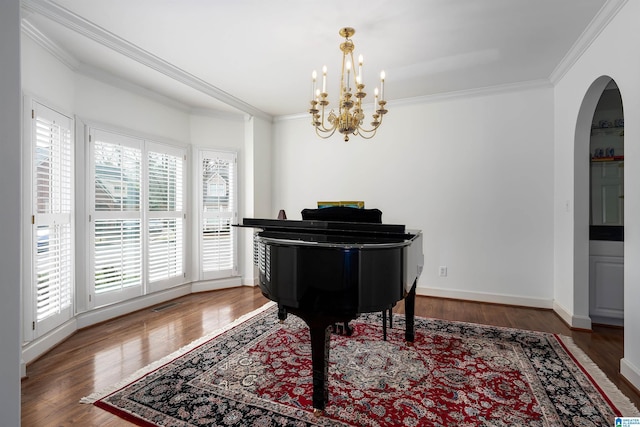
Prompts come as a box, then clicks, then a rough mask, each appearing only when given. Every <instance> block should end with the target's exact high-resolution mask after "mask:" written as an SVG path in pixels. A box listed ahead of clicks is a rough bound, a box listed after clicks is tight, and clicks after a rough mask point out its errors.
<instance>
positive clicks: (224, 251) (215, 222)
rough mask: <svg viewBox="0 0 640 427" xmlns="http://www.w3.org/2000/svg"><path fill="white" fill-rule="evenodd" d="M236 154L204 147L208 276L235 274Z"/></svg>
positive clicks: (204, 264)
mask: <svg viewBox="0 0 640 427" xmlns="http://www.w3.org/2000/svg"><path fill="white" fill-rule="evenodd" d="M236 174H237V171H236V155H235V154H234V153H224V152H211V151H203V152H201V155H200V179H201V203H200V206H201V209H202V212H201V241H200V257H201V270H202V271H201V273H202V274H203V276H204V278H211V277H218V276H220V275H225V274H226V275H230V274H234V272H235V269H236V261H235V257H236V255H235V252H236V251H235V240H236V239H235V237H236V236H235V229H234V228H233V227H232V226H231V224H232V223H233V221H235V219H236V210H237V207H236Z"/></svg>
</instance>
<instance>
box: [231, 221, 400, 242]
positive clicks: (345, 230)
mask: <svg viewBox="0 0 640 427" xmlns="http://www.w3.org/2000/svg"><path fill="white" fill-rule="evenodd" d="M234 226H236V227H250V228H261V229H263V230H265V231H283V232H289V233H291V232H301V233H312V234H313V233H320V234H363V235H367V234H370V235H385V234H386V235H389V236H393V237H401V238H411V236H412V235H410V234H408V233H407V232H406V230H405V226H404V225H400V224H377V223H369V222H345V221H319V220H290V219H263V218H243V219H242V224H234Z"/></svg>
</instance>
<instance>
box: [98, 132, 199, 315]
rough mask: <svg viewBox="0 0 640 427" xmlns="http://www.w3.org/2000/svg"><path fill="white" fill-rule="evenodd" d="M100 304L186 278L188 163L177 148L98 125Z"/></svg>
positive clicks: (169, 284)
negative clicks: (185, 190)
mask: <svg viewBox="0 0 640 427" xmlns="http://www.w3.org/2000/svg"><path fill="white" fill-rule="evenodd" d="M89 134H90V141H91V144H90V155H89V157H90V159H91V164H90V170H91V183H92V185H91V191H92V194H91V195H90V197H89V199H90V201H91V202H90V203H91V205H92V206H90V212H91V230H90V239H91V243H90V246H91V262H90V266H91V268H90V282H91V283H93V289H92V290H90V293H91V294H93V295H94V296H95V301H93V304H92V305H93V306H102V305H105V304H110V303H113V302H117V301H122V300H126V299H129V298H133V297H136V296H139V295H143V294H145V293H148V292H153V291H157V290H161V289H166V288H167V287H169V286H173V285H176V284H179V283H182V282H183V281H184V276H185V274H184V271H185V270H184V247H185V244H184V238H185V232H184V215H185V212H184V163H185V159H186V154H185V150H184V149H181V148H177V147H171V146H164V145H162V144H158V143H154V142H150V141H145V140H142V139H137V138H134V137H130V136H126V135H120V134H117V133H113V132H108V131H104V130H100V129H90V131H89Z"/></svg>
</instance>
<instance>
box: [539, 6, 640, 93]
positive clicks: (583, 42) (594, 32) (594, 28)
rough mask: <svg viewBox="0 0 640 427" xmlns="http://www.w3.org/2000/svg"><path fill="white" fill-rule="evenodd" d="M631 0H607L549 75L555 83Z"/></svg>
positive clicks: (550, 79)
mask: <svg viewBox="0 0 640 427" xmlns="http://www.w3.org/2000/svg"><path fill="white" fill-rule="evenodd" d="M628 1H629V0H607V2H606V3H605V4H604V6H602V8H601V9H600V10H599V11H598V13H597V14H596V16H594V18H593V19H592V20H591V22H590V23H589V25H587V28H585V30H584V31H583V32H582V34H581V35H580V37H578V40H576V42H575V43H574V44H573V46H572V47H571V49H569V52H567V54H566V55H565V56H564V58H562V60H561V61H560V63H559V64H558V66H557V67H556V68H555V69H554V70H553V72H552V73H551V75H550V76H549V81H551V83H553V84H554V85H555V84H556V83H558V82H559V81H560V80H561V79H562V78H563V77H564V75H565V74H566V73H567V72H568V71H569V70H570V69H571V67H573V66H574V65H575V63H576V62H577V61H578V59H580V57H582V55H583V54H584V53H585V52H586V50H587V49H588V48H589V47H590V46H591V45H592V44H593V42H594V41H595V40H596V39H597V38H598V36H599V35H600V33H601V32H602V31H603V30H604V29H605V28H606V27H607V25H609V23H610V22H611V20H612V19H613V18H614V17H615V16H616V15H617V14H618V12H620V10H621V9H622V8H623V7H624V5H626V4H627V2H628Z"/></svg>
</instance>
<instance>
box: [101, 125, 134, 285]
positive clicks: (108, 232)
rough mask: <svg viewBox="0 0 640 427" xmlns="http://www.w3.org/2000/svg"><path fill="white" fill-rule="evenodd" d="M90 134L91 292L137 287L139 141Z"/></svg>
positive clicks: (103, 132)
mask: <svg viewBox="0 0 640 427" xmlns="http://www.w3.org/2000/svg"><path fill="white" fill-rule="evenodd" d="M91 136H92V140H93V156H92V160H93V164H92V167H93V195H94V197H93V211H94V213H93V215H94V218H93V236H92V237H93V242H92V243H93V245H92V249H93V259H92V266H93V278H94V291H95V293H96V295H100V294H104V293H109V292H114V291H123V290H126V289H127V288H133V287H138V288H141V286H142V219H141V194H140V191H141V178H142V161H141V159H142V149H141V141H139V140H136V139H134V138H127V137H124V136H121V135H117V134H112V133H109V132H105V131H97V130H96V131H92V133H91Z"/></svg>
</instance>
